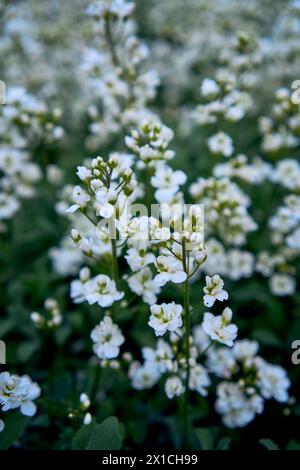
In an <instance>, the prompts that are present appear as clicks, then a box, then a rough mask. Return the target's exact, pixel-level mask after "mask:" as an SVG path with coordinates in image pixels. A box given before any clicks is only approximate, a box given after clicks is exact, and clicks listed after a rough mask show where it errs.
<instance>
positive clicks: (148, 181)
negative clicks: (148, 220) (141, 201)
mask: <svg viewBox="0 0 300 470" xmlns="http://www.w3.org/2000/svg"><path fill="white" fill-rule="evenodd" d="M145 176H146V178H145V180H146V207H147V210H148V216H150V215H151V214H150V211H151V201H152V187H151V168H150V167H149V165H147V166H146V175H145Z"/></svg>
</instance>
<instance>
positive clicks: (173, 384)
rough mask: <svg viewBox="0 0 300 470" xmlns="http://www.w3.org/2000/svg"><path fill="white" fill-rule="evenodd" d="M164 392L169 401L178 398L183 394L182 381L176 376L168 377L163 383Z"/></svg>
mask: <svg viewBox="0 0 300 470" xmlns="http://www.w3.org/2000/svg"><path fill="white" fill-rule="evenodd" d="M165 392H166V395H167V397H168V398H169V399H172V398H174V397H179V396H180V395H182V394H183V393H184V386H183V383H182V381H181V380H180V378H179V377H177V376H176V375H174V376H172V377H169V378H168V379H167V380H166V383H165Z"/></svg>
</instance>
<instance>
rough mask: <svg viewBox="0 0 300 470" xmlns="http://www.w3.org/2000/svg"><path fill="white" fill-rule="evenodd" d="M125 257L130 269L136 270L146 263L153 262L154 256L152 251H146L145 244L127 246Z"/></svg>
mask: <svg viewBox="0 0 300 470" xmlns="http://www.w3.org/2000/svg"><path fill="white" fill-rule="evenodd" d="M125 259H126V260H127V263H128V264H129V266H130V269H131V270H132V271H138V270H140V269H141V268H144V267H145V266H147V265H148V264H151V263H154V261H155V256H154V254H153V253H149V252H147V246H139V247H138V248H129V250H128V251H127V254H126V255H125Z"/></svg>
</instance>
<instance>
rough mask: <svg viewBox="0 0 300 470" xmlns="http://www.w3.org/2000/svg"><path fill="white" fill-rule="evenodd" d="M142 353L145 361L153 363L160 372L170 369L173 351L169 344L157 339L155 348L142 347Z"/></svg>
mask: <svg viewBox="0 0 300 470" xmlns="http://www.w3.org/2000/svg"><path fill="white" fill-rule="evenodd" d="M142 355H143V358H144V360H145V363H148V362H152V363H154V364H155V365H156V367H157V369H158V371H159V372H160V373H164V372H168V371H171V370H172V368H173V362H172V361H173V359H174V353H173V351H172V348H171V346H170V345H169V344H168V343H167V342H166V341H164V340H162V339H159V340H158V341H157V344H156V349H153V348H149V347H145V348H143V349H142Z"/></svg>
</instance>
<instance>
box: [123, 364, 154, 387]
mask: <svg viewBox="0 0 300 470" xmlns="http://www.w3.org/2000/svg"><path fill="white" fill-rule="evenodd" d="M160 376H161V374H160V372H159V371H158V369H157V367H156V365H155V364H154V363H152V362H147V363H145V364H144V365H143V366H141V365H139V364H134V363H133V364H132V366H131V368H130V370H129V377H130V378H131V380H132V387H133V388H134V389H136V390H144V389H147V388H152V387H153V386H154V385H155V384H156V383H157V382H158V380H159V378H160Z"/></svg>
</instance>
